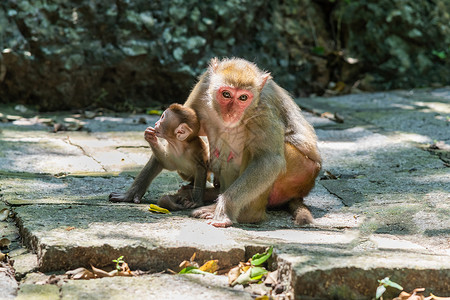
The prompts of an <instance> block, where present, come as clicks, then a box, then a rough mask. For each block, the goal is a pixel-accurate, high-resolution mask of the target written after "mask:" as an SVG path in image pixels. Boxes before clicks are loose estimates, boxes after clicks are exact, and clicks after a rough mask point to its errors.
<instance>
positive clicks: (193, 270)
mask: <svg viewBox="0 0 450 300" xmlns="http://www.w3.org/2000/svg"><path fill="white" fill-rule="evenodd" d="M178 274H212V273H208V272H205V271H202V270H199V269H198V268H197V267H193V266H190V267H186V268H184V269H183V270H181V271H180V272H179V273H178Z"/></svg>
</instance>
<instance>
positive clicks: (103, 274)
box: [91, 265, 112, 278]
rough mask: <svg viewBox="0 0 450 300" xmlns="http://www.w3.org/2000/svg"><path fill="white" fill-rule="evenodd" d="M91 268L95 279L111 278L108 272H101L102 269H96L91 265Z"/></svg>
mask: <svg viewBox="0 0 450 300" xmlns="http://www.w3.org/2000/svg"><path fill="white" fill-rule="evenodd" d="M91 268H92V271H93V272H94V275H95V277H98V278H103V277H111V276H112V275H110V274H109V273H108V272H106V271H103V270H102V269H97V268H96V267H94V266H93V265H91Z"/></svg>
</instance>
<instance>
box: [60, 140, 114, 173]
mask: <svg viewBox="0 0 450 300" xmlns="http://www.w3.org/2000/svg"><path fill="white" fill-rule="evenodd" d="M65 141H66V142H67V143H68V144H69V145H71V146H74V147H77V148H78V149H80V150H81V152H83V154H84V155H85V156H87V157H89V158H91V159H92V160H93V161H95V162H96V163H97V164H99V166H100V167H101V168H102V170H103V171H104V172H108V170H107V169H106V168H105V166H103V165H102V164H101V163H100V162H99V161H98V160H97V159H95V157H93V156H92V155H90V154H89V153H87V152H86V150H84V148H83V147H82V146H80V145H77V144H75V143H73V142H72V141H71V140H70V137H67V138H66V139H65Z"/></svg>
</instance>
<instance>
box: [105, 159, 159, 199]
mask: <svg viewBox="0 0 450 300" xmlns="http://www.w3.org/2000/svg"><path fill="white" fill-rule="evenodd" d="M162 169H163V167H162V165H161V163H160V162H159V161H158V160H157V159H156V157H154V156H153V155H152V157H151V158H150V160H149V161H148V162H147V164H146V165H145V166H144V168H143V169H142V170H141V172H140V173H139V174H138V176H137V177H136V178H135V179H134V181H133V184H132V185H131V187H130V188H129V189H128V191H126V192H125V193H120V192H113V193H111V194H110V195H109V201H111V202H134V203H140V202H141V199H142V196H144V194H145V192H146V191H147V189H148V187H149V186H150V184H151V183H152V181H153V179H155V177H156V176H157V175H158V174H159V173H161V171H162Z"/></svg>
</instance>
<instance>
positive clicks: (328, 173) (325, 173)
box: [322, 171, 338, 180]
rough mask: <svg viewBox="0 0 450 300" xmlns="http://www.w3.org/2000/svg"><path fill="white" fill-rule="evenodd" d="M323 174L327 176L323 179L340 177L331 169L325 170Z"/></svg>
mask: <svg viewBox="0 0 450 300" xmlns="http://www.w3.org/2000/svg"><path fill="white" fill-rule="evenodd" d="M323 175H324V177H325V178H322V179H333V180H335V179H338V177H337V176H335V175H334V174H333V173H331V172H330V171H325V172H323Z"/></svg>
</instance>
